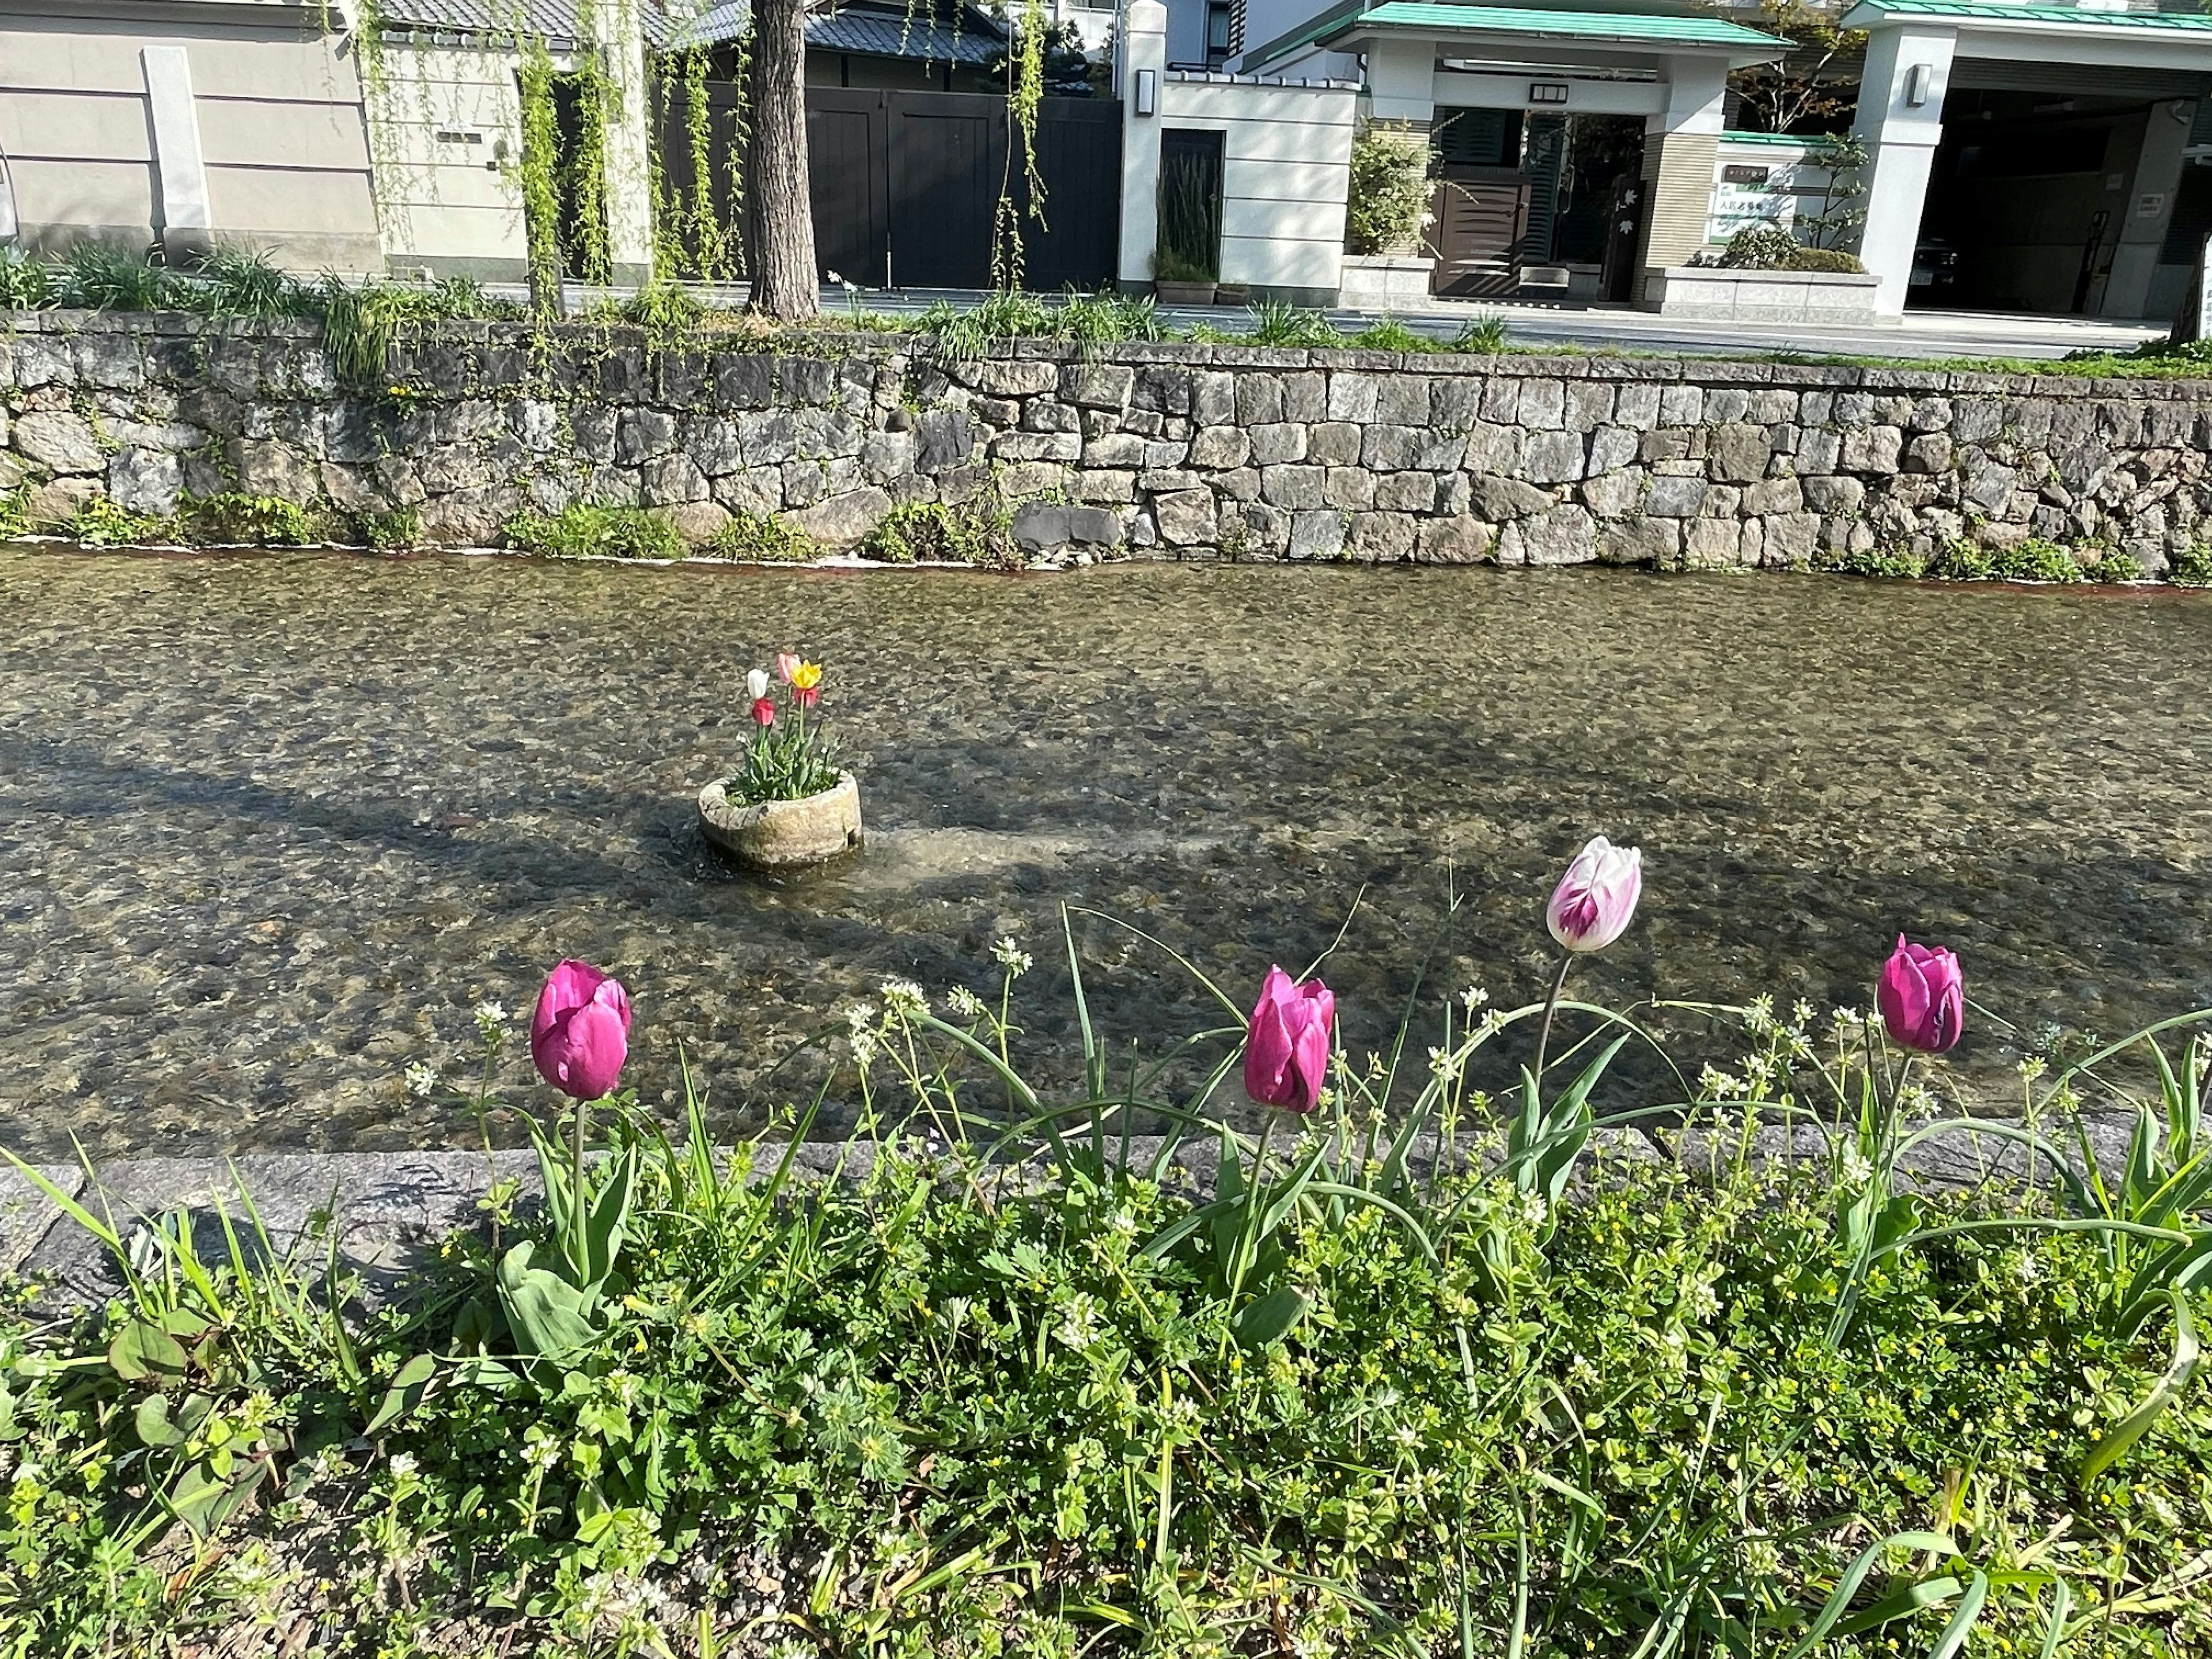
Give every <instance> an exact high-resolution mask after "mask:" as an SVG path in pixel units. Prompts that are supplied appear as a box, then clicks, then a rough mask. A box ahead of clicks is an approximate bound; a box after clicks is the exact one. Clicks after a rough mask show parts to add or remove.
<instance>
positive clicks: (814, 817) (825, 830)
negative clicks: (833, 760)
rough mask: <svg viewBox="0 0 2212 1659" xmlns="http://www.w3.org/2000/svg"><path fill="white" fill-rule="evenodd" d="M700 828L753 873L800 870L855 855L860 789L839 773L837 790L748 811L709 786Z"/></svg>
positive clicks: (719, 788)
mask: <svg viewBox="0 0 2212 1659" xmlns="http://www.w3.org/2000/svg"><path fill="white" fill-rule="evenodd" d="M699 827H700V828H701V829H704V830H705V831H706V832H707V839H708V841H711V842H714V845H715V846H717V847H719V848H721V849H722V850H723V851H724V852H726V853H727V854H730V856H731V857H732V858H734V859H736V860H738V863H740V864H742V865H744V866H747V867H748V868H750V869H754V870H800V869H804V868H805V867H806V866H809V865H813V864H826V863H828V862H829V860H831V859H834V858H836V857H838V856H839V855H841V854H845V853H851V852H857V851H858V850H859V849H860V843H861V842H862V840H863V839H864V837H863V835H862V831H861V829H860V780H859V779H857V778H855V777H854V775H852V774H851V773H850V772H840V773H839V774H838V775H837V782H836V787H834V788H829V789H824V790H823V792H822V793H820V794H818V795H809V796H807V797H806V798H805V799H804V800H772V801H768V802H765V803H763V805H757V806H748V805H744V803H743V802H741V801H734V800H732V799H730V793H729V791H728V789H727V788H726V787H724V786H723V785H722V784H720V783H710V784H708V786H707V787H705V788H704V789H702V790H701V791H700V792H699Z"/></svg>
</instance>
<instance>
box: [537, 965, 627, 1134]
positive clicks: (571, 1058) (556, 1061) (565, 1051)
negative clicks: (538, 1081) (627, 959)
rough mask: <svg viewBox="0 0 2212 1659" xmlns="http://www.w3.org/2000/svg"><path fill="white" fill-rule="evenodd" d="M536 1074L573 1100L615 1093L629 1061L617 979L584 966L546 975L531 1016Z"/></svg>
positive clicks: (621, 993) (561, 968)
mask: <svg viewBox="0 0 2212 1659" xmlns="http://www.w3.org/2000/svg"><path fill="white" fill-rule="evenodd" d="M530 1057H531V1059H532V1060H536V1061H537V1062H538V1076H540V1077H542V1078H544V1079H545V1080H546V1081H547V1082H548V1083H550V1084H551V1085H553V1086H554V1087H555V1088H556V1089H558V1090H560V1091H561V1092H562V1093H563V1094H565V1095H568V1096H571V1097H574V1098H575V1099H577V1100H598V1099H599V1098H600V1097H603V1096H605V1095H609V1094H611V1093H613V1092H614V1086H615V1085H616V1084H617V1083H618V1082H619V1081H621V1079H622V1068H623V1060H626V1059H628V1058H629V994H627V993H626V992H624V991H623V987H622V981H620V980H617V979H611V978H610V977H609V976H608V975H605V974H603V973H601V972H600V971H599V969H596V968H594V967H592V964H591V963H588V962H574V961H570V962H564V963H562V964H561V965H560V966H559V967H557V968H556V969H554V970H553V971H552V972H551V973H550V974H548V975H546V976H545V988H544V990H542V991H540V992H539V993H538V1012H536V1013H534V1014H532V1016H531V1017H530Z"/></svg>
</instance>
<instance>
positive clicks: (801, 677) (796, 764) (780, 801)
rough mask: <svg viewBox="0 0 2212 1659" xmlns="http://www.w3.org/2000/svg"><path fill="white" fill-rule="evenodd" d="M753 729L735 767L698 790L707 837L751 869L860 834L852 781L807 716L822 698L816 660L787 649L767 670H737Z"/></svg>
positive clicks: (837, 850)
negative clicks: (743, 672)
mask: <svg viewBox="0 0 2212 1659" xmlns="http://www.w3.org/2000/svg"><path fill="white" fill-rule="evenodd" d="M745 692H746V696H747V697H748V698H749V699H750V709H749V710H748V712H749V714H750V716H751V718H752V722H753V733H752V736H751V737H750V738H748V739H747V740H746V743H745V761H744V766H743V767H741V768H740V769H738V770H737V771H736V772H733V773H732V774H731V775H729V776H728V777H726V778H723V779H721V780H720V781H717V782H714V783H710V784H708V786H707V787H705V788H704V789H702V790H701V791H700V792H699V823H700V827H701V828H702V829H704V830H705V831H706V833H707V839H708V840H709V841H711V842H714V845H716V846H717V847H720V848H722V849H723V850H724V851H726V852H727V853H729V854H732V856H733V857H734V858H736V859H737V860H738V862H739V863H740V864H744V865H746V866H750V867H751V868H753V869H756V870H793V869H799V868H801V867H803V866H806V865H810V864H821V863H823V862H824V861H826V860H829V859H833V858H836V856H837V855H838V854H841V853H848V852H851V851H853V850H854V849H855V848H858V847H859V846H860V842H861V839H862V836H861V830H860V782H859V781H858V780H857V779H856V778H854V775H852V774H851V773H850V772H848V771H846V770H844V769H842V768H841V767H840V766H839V765H838V764H837V745H836V739H835V738H832V737H831V736H830V734H829V732H827V731H825V730H824V729H823V726H822V725H821V723H820V722H819V720H810V718H809V717H810V716H811V715H812V714H814V710H815V708H816V706H817V704H818V703H819V702H821V700H822V665H821V664H820V663H818V662H808V661H806V660H805V659H804V658H801V657H799V656H795V655H793V654H792V653H789V652H784V653H780V654H779V655H778V656H777V658H776V659H775V678H774V679H773V680H771V679H770V678H769V674H768V671H766V670H765V669H760V668H756V669H754V670H752V671H750V673H748V674H747V675H746V676H745Z"/></svg>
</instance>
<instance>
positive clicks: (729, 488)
mask: <svg viewBox="0 0 2212 1659" xmlns="http://www.w3.org/2000/svg"><path fill="white" fill-rule="evenodd" d="M3 344H4V350H3V351H0V385H4V388H5V395H6V399H7V405H8V419H7V423H6V431H5V440H6V442H5V448H4V451H0V489H13V488H16V487H17V486H19V485H27V486H28V489H27V501H28V506H29V509H30V511H31V513H32V514H33V517H35V518H37V519H39V520H42V521H45V522H47V523H62V522H64V521H66V520H69V519H70V517H71V515H72V514H73V513H74V512H75V511H76V509H77V508H78V507H80V506H82V504H83V503H84V502H85V501H88V500H91V499H92V498H94V497H96V496H100V495H106V496H108V497H110V498H112V500H113V501H115V502H116V503H117V504H118V505H119V506H121V507H127V508H130V509H131V510H132V511H134V512H138V513H150V514H167V513H171V512H173V511H174V510H175V509H176V508H177V507H178V505H179V501H180V500H182V499H184V498H185V497H186V496H191V495H197V496H207V495H221V494H235V493H243V494H246V495H266V496H278V497H283V498H284V499H285V500H288V501H293V502H295V503H297V504H300V505H301V506H316V507H322V508H325V509H327V510H330V511H332V512H333V513H335V514H336V515H337V516H338V520H339V521H340V522H343V521H344V517H343V515H346V514H367V513H412V514H413V515H414V520H415V522H416V525H417V526H418V527H419V532H420V533H421V535H422V537H423V538H424V539H425V540H427V541H432V542H439V543H451V544H485V543H489V542H493V541H495V540H496V539H497V538H498V537H499V535H500V532H501V526H502V525H503V524H505V522H506V521H507V520H508V519H509V518H510V517H511V516H512V515H513V514H514V513H517V512H519V511H522V510H525V509H529V510H532V511H538V512H550V511H554V510H557V509H558V508H560V507H563V506H566V505H568V504H569V503H572V502H575V501H587V500H588V501H620V502H626V503H635V504H641V505H644V506H647V507H653V508H657V509H660V510H662V511H664V512H665V513H666V514H667V515H668V516H669V517H670V518H671V520H673V521H674V522H675V523H676V524H677V525H678V526H679V527H680V528H681V529H682V530H683V531H684V532H685V534H686V535H688V536H690V537H691V538H694V539H696V540H702V541H703V540H705V539H707V538H710V537H711V536H713V535H714V532H716V531H717V530H718V529H719V528H720V527H721V526H723V525H725V524H726V523H727V522H728V521H729V520H730V519H731V517H732V514H736V513H781V514H782V515H784V516H785V517H786V518H787V520H789V521H791V522H792V523H793V524H795V525H796V526H798V527H799V528H800V529H802V530H804V531H805V532H806V533H807V534H808V535H809V536H811V537H812V538H815V540H816V541H817V542H818V543H820V544H823V546H825V547H843V546H849V545H851V544H854V543H855V542H856V541H859V540H860V538H863V537H864V536H866V534H867V533H868V532H870V531H871V529H872V528H873V527H874V526H876V525H877V524H878V521H880V520H882V519H883V518H884V515H885V514H887V513H890V512H891V510H892V509H893V508H894V507H898V506H900V505H901V504H902V503H913V502H931V501H936V502H943V503H946V504H948V505H955V506H957V505H960V504H963V503H972V502H976V501H996V502H1000V503H1006V504H1009V505H1010V506H1011V507H1012V508H1013V509H1014V530H1015V532H1016V534H1017V535H1018V538H1020V540H1021V542H1022V543H1023V544H1024V547H1025V548H1027V549H1028V550H1030V551H1032V552H1041V553H1065V552H1066V551H1068V550H1077V551H1088V552H1091V553H1094V554H1097V555H1100V556H1103V555H1106V554H1108V553H1109V552H1110V553H1114V554H1116V555H1121V556H1152V557H1172V558H1209V557H1232V558H1242V557H1252V558H1283V557H1288V558H1292V559H1328V558H1339V557H1342V558H1348V559H1354V560H1361V561H1370V562H1386V561H1401V560H1412V561H1421V562H1442V563H1462V562H1474V561H1479V560H1494V561H1497V562H1500V563H1504V564H1531V563H1533V564H1568V563H1577V562H1585V561H1589V560H1598V559H1602V560H1611V561H1619V562H1641V563H1650V564H1656V565H1660V566H1662V567H1666V568H1686V567H1699V566H1726V565H1744V566H1750V565H1764V566H1772V567H1802V566H1810V565H1815V564H1821V563H1836V562H1843V561H1844V560H1845V559H1846V558H1847V557H1851V556H1857V557H1860V558H1863V557H1865V556H1870V555H1874V554H1876V553H1881V552H1884V551H1895V552H1898V553H1902V554H1905V555H1908V556H1916V557H1918V558H1923V559H1924V558H1926V557H1928V556H1931V555H1932V554H1934V553H1936V552H1937V551H1939V550H1942V549H1943V548H1944V547H1946V546H1947V545H1948V544H1952V543H1954V542H1958V541H1970V542H1978V543H1980V544H1984V545H1987V546H1991V547H2004V546H2009V545H2016V544H2020V543H2022V542H2024V541H2027V540H2028V539H2030V538H2040V539H2043V540H2046V541H2049V542H2052V543H2057V544H2061V545H2063V546H2070V547H2079V546H2082V545H2095V546H2098V547H2100V548H2103V547H2110V548H2117V549H2118V550H2123V551H2124V552H2127V553H2129V554H2130V555H2132V556H2134V557H2135V558H2136V559H2137V560H2138V561H2139V562H2141V563H2142V565H2143V567H2144V568H2146V570H2147V571H2148V572H2149V573H2150V574H2157V573H2158V572H2160V570H2162V569H2163V568H2165V567H2166V563H2167V562H2168V560H2169V558H2170V557H2172V556H2174V555H2175V554H2177V553H2178V552H2179V551H2180V550H2183V549H2185V548H2188V547H2189V546H2191V544H2192V543H2194V542H2196V541H2197V540H2198V539H2199V538H2200V537H2201V536H2203V535H2205V534H2207V533H2208V532H2206V531H2205V527H2204V524H2203V520H2205V518H2206V517H2207V514H2208V513H2212V481H2208V478H2207V472H2206V459H2207V451H2208V449H2212V383H2206V382H2199V381H2174V380H2163V381H2160V380H2151V381H2139V380H2128V381H2113V380H2091V379H2075V378H2063V377H2058V376H2031V375H2010V374H1962V373H1948V372H1913V371H1906V370H1900V369H1894V368H1840V367H1838V368H1831V367H1814V366H1800V365H1790V364H1772V363H1756V362H1690V361H1685V360H1676V359H1638V358H1620V357H1605V356H1590V357H1571V356H1561V357H1538V356H1504V357H1474V356H1401V355H1398V354H1395V353H1387V352H1363V351H1348V350H1296V349H1268V348H1261V347H1249V346H1231V345H1206V344H1185V343H1157V344H1127V345H1121V346H1115V347H1108V348H1104V349H1100V350H1098V351H1097V352H1096V353H1095V354H1093V355H1091V356H1084V355H1082V354H1081V353H1079V352H1078V351H1077V350H1075V349H1073V348H1071V347H1067V346H1065V345H1060V344H1055V343H1044V342H1020V343H1012V344H1008V345H1002V346H1000V347H997V348H995V349H994V350H993V351H992V353H991V354H990V355H989V356H986V357H984V358H982V359H981V360H980V361H974V362H951V361H947V360H945V359H944V358H943V357H941V356H939V355H938V354H936V352H935V351H934V350H933V348H932V347H931V346H930V344H929V343H927V342H925V341H921V340H918V339H915V338H910V337H899V336H885V335H853V336H815V335H809V336H806V337H805V343H804V346H803V352H804V355H793V353H791V352H789V351H782V352H777V351H770V350H769V349H764V348H763V347H762V346H760V345H758V344H753V343H745V342H744V341H743V340H742V339H741V338H737V337H732V339H731V341H730V343H728V344H727V345H724V344H722V343H719V342H718V341H717V340H716V339H715V338H714V337H705V338H703V339H702V341H700V343H699V344H700V347H701V348H702V349H692V348H690V347H689V346H687V347H684V348H681V349H667V350H656V349H651V348H650V347H649V345H648V343H647V340H646V339H645V338H644V337H642V336H641V334H640V333H638V332H637V331H635V330H627V329H618V328H617V329H606V328H599V327H593V326H590V325H568V326H564V327H562V328H561V329H560V330H557V331H551V332H550V333H546V334H540V333H537V332H534V331H532V330H531V329H530V328H528V327H527V326H523V325H488V324H454V325H439V326H437V327H435V328H433V329H429V330H428V331H424V332H422V333H421V334H419V335H416V336H413V337H409V338H406V339H404V340H403V341H401V342H400V343H398V344H397V345H396V346H395V347H394V349H393V352H392V359H391V362H390V364H389V374H388V382H389V383H388V384H387V385H384V386H378V387H375V388H373V389H371V390H368V391H366V392H355V391H350V390H347V389H344V388H342V387H341V386H339V385H338V383H337V378H336V376H335V375H334V374H333V372H332V369H331V362H330V359H329V357H328V356H327V354H326V353H325V350H324V349H322V346H321V343H320V341H319V337H318V336H317V334H316V332H315V330H314V329H313V327H312V326H311V325H299V324H290V323H282V322H270V323H255V324H241V323H239V322H235V321H209V320H206V319H197V318H190V317H172V316H166V315H161V316H132V317H118V316H111V315H104V314H84V313H59V312H56V313H27V314H21V315H17V316H15V317H14V318H13V319H11V321H10V325H9V333H8V335H7V337H6V338H5V340H4V343H3Z"/></svg>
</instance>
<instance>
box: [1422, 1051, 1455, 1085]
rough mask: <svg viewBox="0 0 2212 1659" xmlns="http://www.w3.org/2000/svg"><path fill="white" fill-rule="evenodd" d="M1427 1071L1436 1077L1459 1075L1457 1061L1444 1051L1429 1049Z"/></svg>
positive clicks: (1453, 1056)
mask: <svg viewBox="0 0 2212 1659" xmlns="http://www.w3.org/2000/svg"><path fill="white" fill-rule="evenodd" d="M1429 1069H1430V1070H1431V1072H1434V1073H1436V1074H1437V1076H1438V1077H1443V1078H1449V1077H1456V1076H1458V1075H1459V1060H1458V1059H1457V1057H1456V1056H1455V1055H1453V1054H1449V1053H1448V1052H1447V1051H1446V1050H1444V1049H1442V1048H1431V1049H1430V1050H1429Z"/></svg>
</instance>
